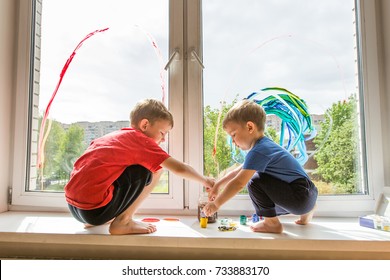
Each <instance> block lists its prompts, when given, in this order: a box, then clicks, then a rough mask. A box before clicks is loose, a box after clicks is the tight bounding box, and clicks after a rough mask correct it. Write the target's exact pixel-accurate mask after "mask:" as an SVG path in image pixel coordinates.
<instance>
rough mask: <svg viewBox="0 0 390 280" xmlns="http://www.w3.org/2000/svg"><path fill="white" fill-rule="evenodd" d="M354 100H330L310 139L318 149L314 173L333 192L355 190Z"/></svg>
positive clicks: (355, 143)
mask: <svg viewBox="0 0 390 280" xmlns="http://www.w3.org/2000/svg"><path fill="white" fill-rule="evenodd" d="M356 107H357V101H356V98H354V97H350V98H349V99H348V101H344V102H338V103H334V104H333V105H332V107H331V108H329V109H328V110H327V111H326V115H325V120H324V122H323V123H322V124H321V129H320V132H319V133H318V135H317V137H316V138H315V139H314V143H315V144H316V148H317V149H318V151H317V153H316V154H315V156H314V158H315V159H316V160H317V163H318V169H317V171H316V173H317V174H318V175H320V176H321V178H322V179H323V180H324V181H325V182H328V183H329V182H331V183H332V184H333V185H334V186H335V187H336V190H335V193H355V192H356V191H357V179H358V178H357V174H358V172H357V166H358V151H359V149H358V137H357V133H358V131H357V127H358V125H357V112H356Z"/></svg>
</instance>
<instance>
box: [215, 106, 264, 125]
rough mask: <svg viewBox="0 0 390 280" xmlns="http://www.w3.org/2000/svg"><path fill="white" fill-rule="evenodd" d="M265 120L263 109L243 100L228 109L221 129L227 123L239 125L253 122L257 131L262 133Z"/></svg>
mask: <svg viewBox="0 0 390 280" xmlns="http://www.w3.org/2000/svg"><path fill="white" fill-rule="evenodd" d="M265 120H266V114H265V111H264V109H263V107H261V106H260V105H258V104H256V103H255V102H254V101H251V100H248V99H244V100H242V101H240V102H238V103H237V104H235V105H234V106H233V107H232V108H230V110H229V111H228V112H227V114H226V116H225V118H224V120H223V123H222V125H223V128H225V127H226V125H227V124H228V123H229V122H236V123H239V124H246V123H247V122H253V123H254V124H255V125H256V126H257V129H258V130H259V131H264V128H265Z"/></svg>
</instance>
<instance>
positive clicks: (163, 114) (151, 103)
mask: <svg viewBox="0 0 390 280" xmlns="http://www.w3.org/2000/svg"><path fill="white" fill-rule="evenodd" d="M143 119H147V120H148V121H149V122H151V123H152V124H153V123H154V122H155V121H157V120H166V121H169V122H170V125H171V126H172V127H173V116H172V114H171V113H170V112H169V111H168V109H167V108H166V107H165V105H164V103H162V102H161V101H158V100H155V99H145V100H142V101H139V102H138V103H137V104H136V105H135V106H134V108H133V110H132V111H131V113H130V123H131V126H133V127H137V126H138V124H139V122H140V121H141V120H143Z"/></svg>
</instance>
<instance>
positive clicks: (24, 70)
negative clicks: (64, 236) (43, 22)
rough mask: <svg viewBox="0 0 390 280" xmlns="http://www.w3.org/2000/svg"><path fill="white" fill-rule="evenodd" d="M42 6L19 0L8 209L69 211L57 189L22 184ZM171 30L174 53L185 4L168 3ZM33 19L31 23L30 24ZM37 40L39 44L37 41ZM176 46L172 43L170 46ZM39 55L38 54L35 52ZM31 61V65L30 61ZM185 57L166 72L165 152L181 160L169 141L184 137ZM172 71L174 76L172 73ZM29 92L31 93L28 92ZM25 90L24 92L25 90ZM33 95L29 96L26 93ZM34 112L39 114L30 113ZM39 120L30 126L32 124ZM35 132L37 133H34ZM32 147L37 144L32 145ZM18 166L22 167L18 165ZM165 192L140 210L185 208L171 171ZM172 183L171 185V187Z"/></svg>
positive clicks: (179, 42) (178, 150)
mask: <svg viewBox="0 0 390 280" xmlns="http://www.w3.org/2000/svg"><path fill="white" fill-rule="evenodd" d="M37 5H41V1H38V0H33V1H21V2H20V7H19V14H18V20H19V26H18V61H17V77H18V81H21V82H20V83H17V84H16V97H15V99H16V102H15V104H17V106H15V115H14V120H15V122H14V125H15V126H14V127H15V132H14V161H13V172H12V199H11V206H10V208H11V209H20V208H22V209H24V208H25V207H27V208H29V207H33V208H34V207H39V208H42V207H43V208H48V209H52V210H63V209H67V204H66V202H65V199H64V193H58V192H34V191H26V184H28V181H29V178H30V166H28V162H29V160H28V155H29V147H30V142H31V138H32V137H31V136H30V133H29V131H30V130H32V128H31V127H30V126H31V123H32V122H33V120H32V121H29V114H30V112H31V110H38V108H37V107H36V106H34V104H37V96H38V94H39V85H37V84H36V83H35V81H33V78H32V77H31V76H32V75H33V73H34V71H35V72H36V74H38V75H39V70H37V69H35V70H34V69H32V68H33V67H34V64H35V63H39V58H37V55H35V54H34V58H32V57H31V54H32V52H31V48H32V47H34V48H35V51H37V52H39V51H40V50H39V47H38V48H36V47H35V41H36V40H37V41H38V42H39V40H40V38H39V36H40V33H39V31H40V23H39V19H38V20H37V21H35V17H36V16H38V17H39V16H40V14H39V13H38V14H37V13H36V6H37ZM169 6H170V7H169V14H170V18H169V34H174V36H170V38H169V45H170V48H169V50H170V51H169V52H170V54H172V53H173V52H174V51H175V50H176V49H179V50H180V49H183V24H182V19H183V16H182V13H183V4H182V3H181V1H177V0H170V1H169ZM32 23H35V25H33V24H32ZM36 29H37V31H38V36H35V30H36ZM38 44H39V43H38ZM171 46H174V47H171ZM38 57H39V54H38ZM32 60H34V63H32ZM182 64H183V60H182V59H180V56H179V57H176V58H175V59H174V61H173V62H172V63H171V64H170V68H169V71H170V75H169V83H168V84H169V93H170V96H169V97H168V103H169V104H168V106H169V108H170V110H171V112H173V115H174V122H175V129H173V130H172V131H171V132H170V137H169V138H168V139H169V140H168V141H169V153H170V155H172V156H173V157H175V158H176V159H178V160H181V161H182V160H183V146H182V145H178V144H177V143H176V142H175V143H173V141H174V140H173V139H183V121H182V119H183V102H182V100H183V91H182V88H183V66H182ZM171 73H173V74H171ZM30 91H32V92H31V93H30ZM26 93H27V94H26ZM30 95H32V96H33V97H30ZM33 114H37V113H36V112H34V113H33ZM36 125H37V124H35V125H34V127H35V126H36ZM32 133H37V132H34V131H33V132H32ZM31 148H35V147H31ZM21 167H22V168H21ZM169 184H170V187H169V193H168V194H152V195H151V196H150V197H149V198H148V199H147V200H146V201H145V202H144V203H143V204H142V208H143V209H148V210H149V209H156V205H158V208H159V209H183V208H184V200H183V197H184V193H183V192H184V188H182V187H177V186H180V185H182V184H183V180H182V179H181V178H178V176H175V175H173V174H172V173H169ZM173 186H175V187H173Z"/></svg>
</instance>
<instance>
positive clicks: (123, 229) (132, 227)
mask: <svg viewBox="0 0 390 280" xmlns="http://www.w3.org/2000/svg"><path fill="white" fill-rule="evenodd" d="M156 230H157V228H156V226H155V225H152V224H146V223H142V222H137V221H134V220H129V221H127V222H125V223H123V222H120V221H118V220H114V221H113V222H112V223H111V225H110V228H109V231H110V233H111V234H141V233H152V232H155V231H156Z"/></svg>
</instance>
